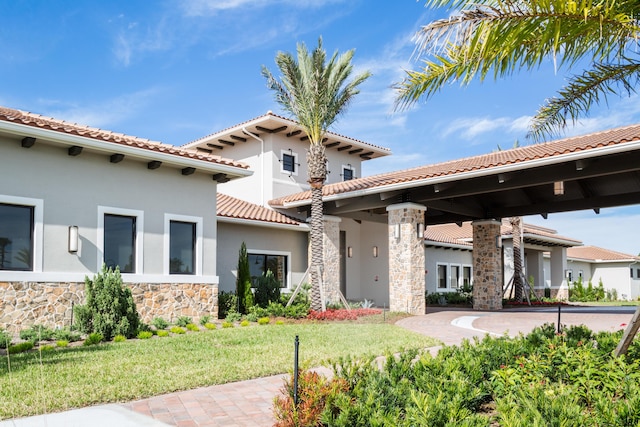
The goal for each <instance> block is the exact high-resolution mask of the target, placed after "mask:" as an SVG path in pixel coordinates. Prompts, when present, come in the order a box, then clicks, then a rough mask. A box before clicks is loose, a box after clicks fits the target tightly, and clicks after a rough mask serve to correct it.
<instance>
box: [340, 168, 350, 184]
mask: <svg viewBox="0 0 640 427" xmlns="http://www.w3.org/2000/svg"><path fill="white" fill-rule="evenodd" d="M351 179H353V169H351V168H343V169H342V180H343V181H349V180H351Z"/></svg>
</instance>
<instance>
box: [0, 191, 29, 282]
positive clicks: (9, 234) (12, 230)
mask: <svg viewBox="0 0 640 427" xmlns="http://www.w3.org/2000/svg"><path fill="white" fill-rule="evenodd" d="M33 228H34V207H33V206H21V205H10V204H2V203H0V270H21V271H32V270H33V252H34V242H33Z"/></svg>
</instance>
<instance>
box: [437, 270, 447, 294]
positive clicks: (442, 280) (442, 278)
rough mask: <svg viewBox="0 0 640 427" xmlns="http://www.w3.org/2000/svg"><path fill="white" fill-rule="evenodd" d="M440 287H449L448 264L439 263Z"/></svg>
mask: <svg viewBox="0 0 640 427" xmlns="http://www.w3.org/2000/svg"><path fill="white" fill-rule="evenodd" d="M438 289H447V266H446V265H445V264H438Z"/></svg>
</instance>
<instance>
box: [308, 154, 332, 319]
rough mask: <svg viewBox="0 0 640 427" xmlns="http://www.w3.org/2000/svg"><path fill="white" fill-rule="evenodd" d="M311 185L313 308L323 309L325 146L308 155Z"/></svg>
mask: <svg viewBox="0 0 640 427" xmlns="http://www.w3.org/2000/svg"><path fill="white" fill-rule="evenodd" d="M307 164H308V165H309V184H310V185H311V308H312V309H314V310H321V309H322V296H321V295H322V294H321V293H320V277H319V276H318V272H320V274H322V271H323V267H324V259H323V238H324V224H323V222H322V221H323V219H322V217H323V206H322V187H323V186H324V181H325V179H326V176H327V158H326V156H325V151H324V146H323V145H316V144H312V145H311V146H310V148H309V154H308V155H307Z"/></svg>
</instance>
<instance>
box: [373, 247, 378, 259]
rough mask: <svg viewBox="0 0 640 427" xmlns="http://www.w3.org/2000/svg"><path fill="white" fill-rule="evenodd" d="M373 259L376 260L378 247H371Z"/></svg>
mask: <svg viewBox="0 0 640 427" xmlns="http://www.w3.org/2000/svg"><path fill="white" fill-rule="evenodd" d="M373 257H374V258H378V247H377V246H374V247H373Z"/></svg>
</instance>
